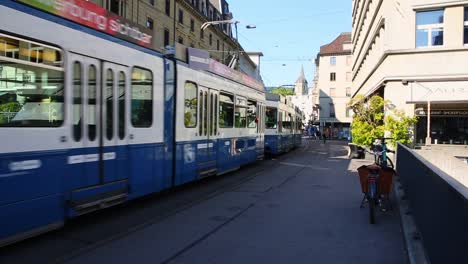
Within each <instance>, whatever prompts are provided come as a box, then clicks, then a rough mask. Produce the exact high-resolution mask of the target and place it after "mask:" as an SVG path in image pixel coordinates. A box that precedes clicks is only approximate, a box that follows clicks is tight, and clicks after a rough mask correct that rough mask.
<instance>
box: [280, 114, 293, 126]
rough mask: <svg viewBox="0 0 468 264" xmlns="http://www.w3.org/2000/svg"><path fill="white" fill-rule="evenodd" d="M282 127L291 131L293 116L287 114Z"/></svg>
mask: <svg viewBox="0 0 468 264" xmlns="http://www.w3.org/2000/svg"><path fill="white" fill-rule="evenodd" d="M282 127H283V128H284V129H291V128H292V127H291V114H289V113H285V115H284V121H283V122H282Z"/></svg>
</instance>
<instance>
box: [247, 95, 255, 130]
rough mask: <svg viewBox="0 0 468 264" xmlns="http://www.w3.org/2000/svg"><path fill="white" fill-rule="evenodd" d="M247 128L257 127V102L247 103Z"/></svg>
mask: <svg viewBox="0 0 468 264" xmlns="http://www.w3.org/2000/svg"><path fill="white" fill-rule="evenodd" d="M247 126H248V127H249V128H256V127H257V102H254V101H250V100H249V101H247Z"/></svg>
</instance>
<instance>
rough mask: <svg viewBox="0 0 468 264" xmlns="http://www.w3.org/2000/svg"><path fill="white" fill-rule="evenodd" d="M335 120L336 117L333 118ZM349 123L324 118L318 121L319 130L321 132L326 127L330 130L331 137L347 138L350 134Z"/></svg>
mask: <svg viewBox="0 0 468 264" xmlns="http://www.w3.org/2000/svg"><path fill="white" fill-rule="evenodd" d="M335 120H336V119H335ZM350 126H351V124H350V123H341V122H338V120H336V122H333V121H332V120H325V121H321V122H320V131H321V132H323V131H324V130H325V129H326V128H328V131H330V138H332V139H349V138H350V135H351V128H350Z"/></svg>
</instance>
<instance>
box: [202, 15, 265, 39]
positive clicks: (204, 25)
mask: <svg viewBox="0 0 468 264" xmlns="http://www.w3.org/2000/svg"><path fill="white" fill-rule="evenodd" d="M239 23H240V21H237V20H232V19H230V20H219V21H208V22H205V23H203V24H202V25H201V27H200V29H201V30H205V29H207V28H208V27H209V26H211V25H221V24H234V27H235V29H236V41H239V40H238V37H237V24H239ZM245 28H247V29H254V28H257V26H256V25H253V24H250V25H247V26H245Z"/></svg>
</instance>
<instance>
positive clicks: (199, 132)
mask: <svg viewBox="0 0 468 264" xmlns="http://www.w3.org/2000/svg"><path fill="white" fill-rule="evenodd" d="M199 106H200V111H199V112H200V122H201V124H200V125H199V126H198V135H199V136H203V121H204V119H203V114H204V112H203V91H200V104H199Z"/></svg>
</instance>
